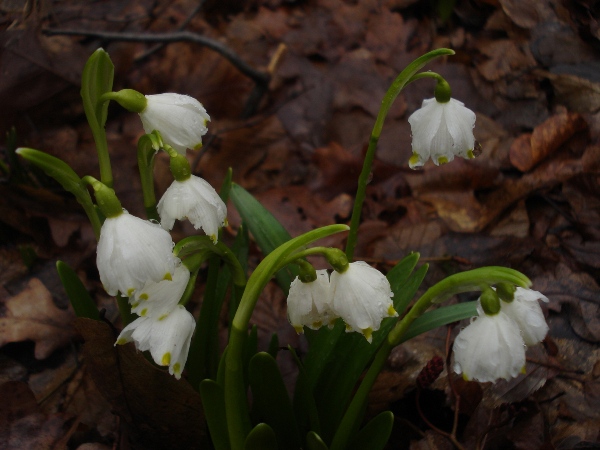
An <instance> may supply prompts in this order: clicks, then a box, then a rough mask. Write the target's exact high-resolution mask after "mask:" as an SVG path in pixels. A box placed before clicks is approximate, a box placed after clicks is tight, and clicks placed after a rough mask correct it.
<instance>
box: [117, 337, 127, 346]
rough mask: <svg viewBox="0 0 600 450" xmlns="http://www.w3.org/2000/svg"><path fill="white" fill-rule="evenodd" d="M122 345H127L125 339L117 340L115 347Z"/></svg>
mask: <svg viewBox="0 0 600 450" xmlns="http://www.w3.org/2000/svg"><path fill="white" fill-rule="evenodd" d="M123 344H127V339H125V338H121V339H117V345H123Z"/></svg>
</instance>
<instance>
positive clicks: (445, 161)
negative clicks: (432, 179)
mask: <svg viewBox="0 0 600 450" xmlns="http://www.w3.org/2000/svg"><path fill="white" fill-rule="evenodd" d="M438 164H439V165H440V166H441V165H442V164H448V158H446V157H445V156H440V157H439V158H438Z"/></svg>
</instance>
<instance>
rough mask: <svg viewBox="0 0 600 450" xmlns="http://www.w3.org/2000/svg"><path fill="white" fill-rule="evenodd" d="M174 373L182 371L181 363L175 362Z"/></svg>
mask: <svg viewBox="0 0 600 450" xmlns="http://www.w3.org/2000/svg"><path fill="white" fill-rule="evenodd" d="M173 373H176V374H177V375H179V374H180V373H181V364H179V363H175V364H173Z"/></svg>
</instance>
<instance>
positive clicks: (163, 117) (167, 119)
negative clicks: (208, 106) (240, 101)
mask: <svg viewBox="0 0 600 450" xmlns="http://www.w3.org/2000/svg"><path fill="white" fill-rule="evenodd" d="M146 99H147V100H148V104H147V106H146V109H145V110H144V111H142V112H141V113H140V118H141V120H142V125H143V127H144V131H145V132H146V133H151V132H152V131H154V130H158V131H159V132H160V133H161V136H162V138H163V141H164V142H165V143H166V144H169V145H171V146H172V147H173V148H174V149H175V150H177V151H178V152H179V153H181V154H185V150H186V149H187V148H191V149H195V148H197V147H198V146H199V145H200V144H202V136H203V135H205V134H206V132H207V128H206V122H207V121H209V120H210V117H209V115H208V114H207V113H206V110H205V109H204V106H202V104H201V103H200V102H199V101H198V100H196V99H195V98H193V97H190V96H188V95H180V94H173V93H165V94H157V95H147V96H146Z"/></svg>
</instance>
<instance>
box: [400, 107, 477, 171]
mask: <svg viewBox="0 0 600 450" xmlns="http://www.w3.org/2000/svg"><path fill="white" fill-rule="evenodd" d="M408 123H410V127H411V131H412V138H413V139H412V151H413V155H412V157H411V158H410V160H409V166H410V168H411V169H414V168H416V167H420V166H423V165H424V164H425V162H426V161H427V160H428V159H429V158H431V159H432V160H433V162H434V163H435V164H436V165H439V164H444V163H447V162H450V161H452V160H453V159H454V157H455V156H461V157H463V158H467V159H471V158H474V157H475V156H474V154H473V148H474V146H475V138H474V136H473V127H474V126H475V113H474V112H473V111H471V110H470V109H468V108H466V107H465V106H464V104H463V103H462V102H459V101H458V100H455V99H452V98H451V99H449V101H446V102H439V101H438V100H436V99H435V98H431V99H427V100H423V105H422V106H421V109H418V110H417V111H415V112H414V113H413V114H412V115H411V116H410V117H409V118H408Z"/></svg>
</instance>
